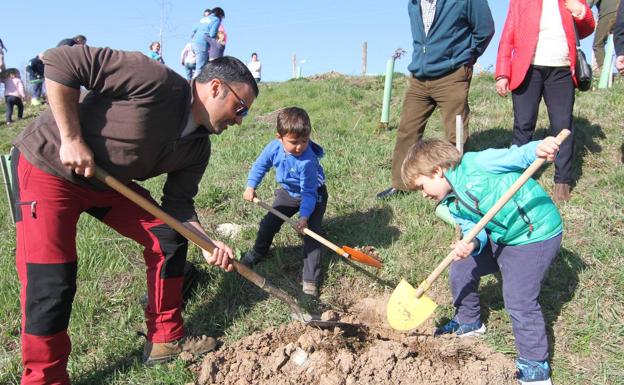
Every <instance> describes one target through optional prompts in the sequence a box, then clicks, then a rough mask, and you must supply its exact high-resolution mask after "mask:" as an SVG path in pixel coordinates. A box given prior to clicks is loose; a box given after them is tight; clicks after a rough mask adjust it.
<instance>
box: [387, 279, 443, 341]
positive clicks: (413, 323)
mask: <svg viewBox="0 0 624 385" xmlns="http://www.w3.org/2000/svg"><path fill="white" fill-rule="evenodd" d="M437 306H438V304H436V303H435V302H433V300H432V299H431V298H429V297H427V296H426V295H424V294H423V295H422V296H421V297H420V298H416V289H414V288H413V287H412V285H410V284H409V283H407V281H406V280H404V279H403V280H401V283H399V285H398V286H397V287H396V289H394V292H392V295H391V296H390V300H389V301H388V310H387V317H388V323H389V324H390V326H392V328H393V329H395V330H410V329H414V328H415V327H417V326H418V325H420V324H421V323H423V322H424V321H425V320H426V319H427V318H429V316H430V315H431V314H433V312H434V310H435V309H436V307H437Z"/></svg>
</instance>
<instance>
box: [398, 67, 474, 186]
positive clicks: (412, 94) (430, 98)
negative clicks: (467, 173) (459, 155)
mask: <svg viewBox="0 0 624 385" xmlns="http://www.w3.org/2000/svg"><path fill="white" fill-rule="evenodd" d="M471 80H472V66H461V67H459V68H458V69H457V70H455V71H453V72H451V73H449V74H448V75H445V76H442V77H440V78H436V79H431V80H424V79H416V78H414V77H412V78H410V84H409V87H408V89H407V92H406V94H405V99H404V100H403V110H402V112H401V121H400V122H399V129H398V131H397V139H396V144H395V146H394V153H393V155H392V187H394V188H396V189H399V190H406V189H407V188H406V187H405V185H404V184H403V181H402V180H401V166H402V164H403V159H405V156H406V155H407V151H408V150H409V148H410V147H411V146H412V145H413V144H414V143H416V142H417V141H419V140H421V139H422V137H423V133H424V132H425V126H426V125H427V120H429V117H430V116H431V114H432V113H433V111H434V110H435V108H436V107H440V112H441V114H442V123H443V125H444V138H445V139H447V140H449V141H451V142H452V143H453V144H455V116H456V115H461V117H462V120H463V122H464V142H465V141H466V139H467V138H468V120H469V117H470V108H469V107H468V90H469V89H470V81H471Z"/></svg>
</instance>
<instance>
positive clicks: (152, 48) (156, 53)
mask: <svg viewBox="0 0 624 385" xmlns="http://www.w3.org/2000/svg"><path fill="white" fill-rule="evenodd" d="M147 56H148V57H149V58H150V59H152V60H156V61H157V62H159V63H162V64H165V61H164V60H163V58H162V56H160V43H159V42H157V41H153V42H152V43H151V44H150V45H149V51H148V52H147Z"/></svg>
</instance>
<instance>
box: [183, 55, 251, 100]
mask: <svg viewBox="0 0 624 385" xmlns="http://www.w3.org/2000/svg"><path fill="white" fill-rule="evenodd" d="M212 79H220V80H223V81H225V82H228V83H244V84H247V85H248V86H249V87H251V89H252V90H253V92H254V94H255V95H256V97H257V96H258V94H259V93H260V90H258V84H256V79H254V77H253V75H252V74H251V72H249V68H247V66H246V65H245V63H243V62H242V61H240V60H238V59H237V58H235V57H232V56H222V57H220V58H217V59H214V60H212V61H209V62H208V63H206V65H205V66H204V68H202V70H201V72H200V73H199V76H197V79H195V81H196V82H198V83H202V84H203V83H208V82H209V81H211V80H212Z"/></svg>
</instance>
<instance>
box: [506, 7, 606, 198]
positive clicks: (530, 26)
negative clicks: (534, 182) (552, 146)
mask: <svg viewBox="0 0 624 385" xmlns="http://www.w3.org/2000/svg"><path fill="white" fill-rule="evenodd" d="M575 28H576V29H577V30H578V35H579V38H580V39H582V38H584V37H587V36H589V35H591V33H592V32H593V30H594V17H593V15H592V13H591V10H590V9H589V7H588V6H587V4H586V3H585V0H580V1H579V0H540V1H535V2H527V1H524V0H511V2H510V3H509V11H508V13H507V20H505V27H504V28H503V33H502V35H501V40H500V43H499V46H498V57H497V59H496V75H495V76H496V92H498V94H499V95H500V96H506V95H507V94H508V93H510V92H511V98H512V102H513V111H514V125H513V137H512V144H515V145H517V146H522V145H524V144H527V143H529V142H530V141H532V140H533V134H534V133H535V125H536V124H537V115H538V111H539V105H540V102H541V100H542V98H544V102H545V103H546V108H547V110H548V117H549V119H550V125H551V130H552V135H557V134H559V132H561V130H563V129H569V130H570V131H571V132H572V134H571V135H570V138H568V140H566V141H565V142H564V143H562V145H561V147H560V149H559V154H558V155H557V158H556V159H555V177H554V180H555V186H554V188H553V193H552V195H553V200H554V201H555V203H559V202H565V201H567V200H569V199H570V185H571V184H572V181H573V179H572V158H573V155H574V125H573V119H572V112H573V109H574V88H575V87H576V84H577V79H576V75H575V74H574V68H575V65H576V37H575V32H574V30H575Z"/></svg>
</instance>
